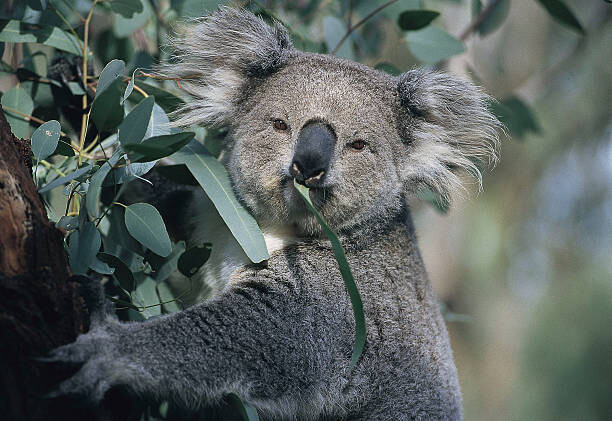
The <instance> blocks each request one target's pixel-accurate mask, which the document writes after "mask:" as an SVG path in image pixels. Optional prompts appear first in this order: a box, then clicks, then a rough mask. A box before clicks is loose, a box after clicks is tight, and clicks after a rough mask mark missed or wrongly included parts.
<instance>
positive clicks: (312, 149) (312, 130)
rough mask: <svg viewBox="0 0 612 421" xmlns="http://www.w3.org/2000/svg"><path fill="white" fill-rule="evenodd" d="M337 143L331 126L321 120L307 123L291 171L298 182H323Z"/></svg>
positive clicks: (314, 183) (299, 139)
mask: <svg viewBox="0 0 612 421" xmlns="http://www.w3.org/2000/svg"><path fill="white" fill-rule="evenodd" d="M335 145H336V135H335V133H334V131H333V130H332V128H331V127H329V126H328V125H327V124H324V123H321V122H319V121H314V122H311V123H307V124H306V125H305V126H304V127H302V130H301V131H300V134H299V136H298V139H297V145H296V147H295V153H294V154H293V162H292V163H291V168H290V169H289V172H290V173H291V175H292V176H293V177H295V178H296V179H297V181H298V182H300V183H302V184H304V185H306V186H308V187H316V186H318V185H320V184H321V183H322V182H323V179H324V178H325V176H326V174H327V172H328V170H329V164H330V163H331V159H332V156H333V154H334V147H335Z"/></svg>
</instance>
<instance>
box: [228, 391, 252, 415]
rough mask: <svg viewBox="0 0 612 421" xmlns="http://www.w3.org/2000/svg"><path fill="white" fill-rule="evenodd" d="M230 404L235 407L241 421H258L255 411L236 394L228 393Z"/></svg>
mask: <svg viewBox="0 0 612 421" xmlns="http://www.w3.org/2000/svg"><path fill="white" fill-rule="evenodd" d="M229 396H230V398H231V401H232V404H233V405H234V406H236V408H237V409H238V412H240V416H242V419H243V421H259V415H258V414H257V409H256V408H255V407H254V406H253V405H251V404H250V403H248V402H246V401H243V400H242V399H241V398H240V396H238V394H236V393H230V395H229Z"/></svg>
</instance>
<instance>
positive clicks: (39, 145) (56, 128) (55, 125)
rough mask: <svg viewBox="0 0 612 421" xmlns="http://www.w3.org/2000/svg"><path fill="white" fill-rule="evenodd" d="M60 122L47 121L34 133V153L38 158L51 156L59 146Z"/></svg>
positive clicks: (40, 159)
mask: <svg viewBox="0 0 612 421" xmlns="http://www.w3.org/2000/svg"><path fill="white" fill-rule="evenodd" d="M59 137H60V124H59V121H57V120H51V121H47V122H46V123H44V124H42V125H41V126H40V127H39V128H38V129H36V131H35V132H34V133H33V134H32V153H33V154H34V156H35V157H36V159H37V160H39V161H42V160H43V159H46V158H47V157H49V156H50V155H51V154H52V153H53V152H54V151H55V149H56V148H57V143H58V142H59Z"/></svg>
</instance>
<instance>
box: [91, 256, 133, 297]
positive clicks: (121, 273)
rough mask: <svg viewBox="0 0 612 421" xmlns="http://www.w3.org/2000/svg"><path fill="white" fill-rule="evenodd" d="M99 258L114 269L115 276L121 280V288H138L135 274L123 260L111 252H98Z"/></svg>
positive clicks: (129, 289)
mask: <svg viewBox="0 0 612 421" xmlns="http://www.w3.org/2000/svg"><path fill="white" fill-rule="evenodd" d="M97 258H98V259H99V260H100V261H101V262H103V263H106V264H107V265H108V266H110V267H111V268H113V269H114V271H113V277H114V278H115V279H116V280H117V282H119V285H121V288H123V289H124V290H126V291H134V289H135V288H136V281H135V280H134V274H133V273H132V271H131V270H130V268H129V267H128V265H127V264H125V263H124V262H123V260H121V259H120V258H119V257H117V256H115V255H113V254H110V253H98V254H97Z"/></svg>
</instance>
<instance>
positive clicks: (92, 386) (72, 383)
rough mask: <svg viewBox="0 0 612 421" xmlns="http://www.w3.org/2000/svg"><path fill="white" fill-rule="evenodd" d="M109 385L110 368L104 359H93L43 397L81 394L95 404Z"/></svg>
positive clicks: (50, 397) (102, 397) (100, 399)
mask: <svg viewBox="0 0 612 421" xmlns="http://www.w3.org/2000/svg"><path fill="white" fill-rule="evenodd" d="M111 386H112V381H111V377H110V370H108V368H107V363H106V361H103V360H93V361H89V362H87V363H86V364H85V365H83V367H81V369H80V370H79V371H78V372H77V373H76V374H75V375H74V376H72V377H71V378H69V379H68V380H65V381H64V382H62V383H61V384H60V385H59V387H58V388H57V389H55V390H53V391H51V392H49V393H47V394H46V395H45V397H46V398H49V399H52V398H57V397H60V396H82V397H85V398H86V399H87V402H88V403H89V404H91V405H94V406H95V405H98V404H99V403H100V402H101V401H102V399H104V394H105V393H106V392H107V391H108V389H110V387H111Z"/></svg>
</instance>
